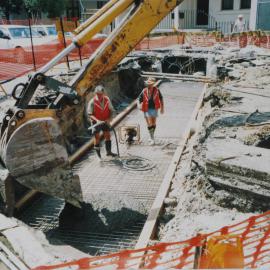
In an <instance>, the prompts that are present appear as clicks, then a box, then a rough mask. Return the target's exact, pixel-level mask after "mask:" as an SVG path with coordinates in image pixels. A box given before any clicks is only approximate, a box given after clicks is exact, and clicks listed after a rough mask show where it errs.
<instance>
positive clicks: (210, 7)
mask: <svg viewBox="0 0 270 270" xmlns="http://www.w3.org/2000/svg"><path fill="white" fill-rule="evenodd" d="M79 1H80V2H81V4H82V5H83V6H84V9H85V11H86V13H88V14H90V13H94V11H95V9H99V8H101V7H102V6H103V5H104V4H105V3H106V2H108V1H106V0H104V1H96V0H79ZM252 1H254V0H184V2H183V3H182V4H180V6H179V12H174V13H172V14H170V15H169V16H167V17H166V18H165V19H164V20H163V22H162V23H160V24H159V26H158V28H159V29H164V28H165V29H171V28H173V27H177V26H178V28H179V29H198V28H199V29H201V28H204V29H217V30H222V31H223V32H225V33H230V32H231V28H232V24H233V23H234V22H235V19H236V18H237V16H238V15H239V14H242V15H243V16H244V19H245V21H246V24H247V28H249V26H248V25H249V17H250V7H251V2H252Z"/></svg>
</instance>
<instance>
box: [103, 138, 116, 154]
mask: <svg viewBox="0 0 270 270" xmlns="http://www.w3.org/2000/svg"><path fill="white" fill-rule="evenodd" d="M105 148H106V152H107V156H111V157H116V156H117V154H115V153H112V141H105Z"/></svg>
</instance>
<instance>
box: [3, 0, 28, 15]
mask: <svg viewBox="0 0 270 270" xmlns="http://www.w3.org/2000/svg"><path fill="white" fill-rule="evenodd" d="M22 7H23V0H0V8H1V9H2V11H3V12H4V14H5V16H6V18H7V19H9V15H10V13H11V12H14V13H17V14H18V13H19V12H20V11H21V9H22Z"/></svg>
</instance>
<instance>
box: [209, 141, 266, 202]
mask: <svg viewBox="0 0 270 270" xmlns="http://www.w3.org/2000/svg"><path fill="white" fill-rule="evenodd" d="M206 154H207V156H206V174H207V176H208V177H209V178H210V180H211V181H212V182H214V183H217V184H220V185H223V186H227V187H228V188H230V189H236V190H243V191H246V192H247V193H252V194H253V195H255V196H258V197H260V196H261V197H263V198H265V199H266V198H267V197H268V198H269V197H270V168H269V162H270V153H269V150H268V149H263V148H259V147H255V146H247V145H244V144H242V143H241V142H239V141H237V140H233V139H227V140H222V141H220V140H211V142H209V143H208V149H207V153H206Z"/></svg>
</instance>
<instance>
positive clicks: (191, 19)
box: [179, 0, 253, 33]
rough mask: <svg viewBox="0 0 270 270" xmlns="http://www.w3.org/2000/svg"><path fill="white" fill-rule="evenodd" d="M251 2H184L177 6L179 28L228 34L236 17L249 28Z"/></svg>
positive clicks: (205, 0) (221, 0) (239, 0)
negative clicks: (241, 18)
mask: <svg viewBox="0 0 270 270" xmlns="http://www.w3.org/2000/svg"><path fill="white" fill-rule="evenodd" d="M252 1H253V0H189V1H187V0H185V1H184V2H183V3H182V4H180V6H179V13H180V16H179V17H180V18H179V27H180V28H184V29H194V28H206V29H216V28H217V29H218V30H221V31H222V32H224V33H230V32H231V28H232V25H233V24H234V22H235V20H236V18H237V16H238V15H240V14H241V15H243V17H244V20H245V21H246V26H247V28H249V20H250V10H251V2H252Z"/></svg>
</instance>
